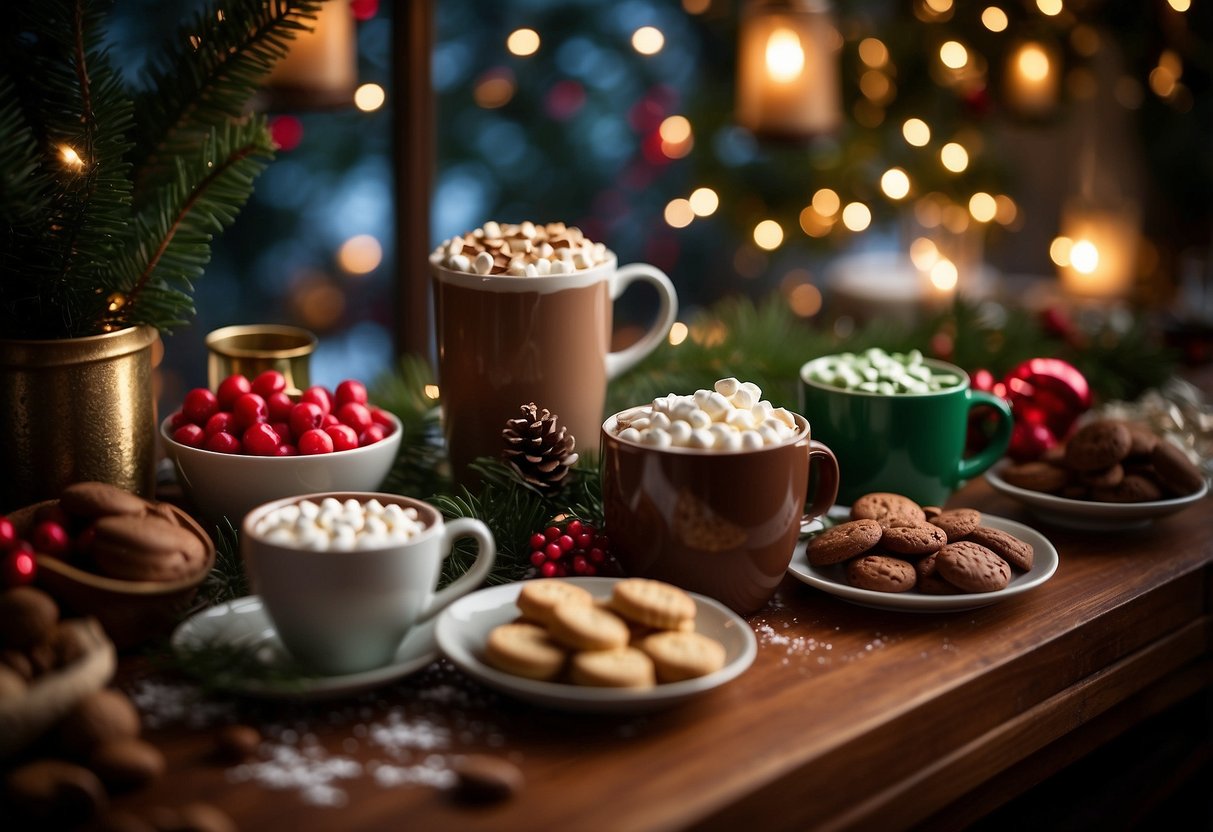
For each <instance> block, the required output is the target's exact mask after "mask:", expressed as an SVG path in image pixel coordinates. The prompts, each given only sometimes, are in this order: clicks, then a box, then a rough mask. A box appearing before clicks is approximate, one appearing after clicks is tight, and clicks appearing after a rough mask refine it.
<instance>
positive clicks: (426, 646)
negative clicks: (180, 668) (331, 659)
mask: <svg viewBox="0 0 1213 832" xmlns="http://www.w3.org/2000/svg"><path fill="white" fill-rule="evenodd" d="M435 623H436V622H435V620H434V619H433V618H431V619H430V620H429V621H424V622H422V623H420V624H418V625H416V626H415V627H413V628H412V629H411V630H410V631H409V633H408V635H407V636H405V639H404V641H402V642H400V647H399V648H398V649H397V650H396V655H395V657H394V658H393V659H392V662H391V663H390V664H387V665H384V666H383V667H377V668H375V669H374V670H366V671H363V672H361V673H348V674H345V675H341V676H304V677H294V678H291V677H289V676H286V675H284V676H283V677H282V678H274V677H272V676H271V677H270V678H266V679H259V678H248V679H235V680H232V681H231V682H229V683H225V684H224V687H225V688H226V689H227V690H231V691H234V692H236V693H244V694H249V695H252V696H260V697H266V698H275V699H278V698H283V699H322V698H329V697H336V696H349V695H352V694H356V693H361V692H363V691H366V690H370V689H372V688H376V687H379V686H381V685H384V684H387V683H388V682H391V681H394V680H396V679H399V678H400V677H402V676H406V675H408V674H409V673H412V672H413V671H415V670H420V669H421V668H423V667H425V666H426V665H428V664H429V663H430V662H432V661H434V660H435V659H437V658H438V655H439V654H438V644H437V642H436V641H435V640H434V629H435ZM171 643H172V646H173V649H174V650H176V651H178V653H180V654H188V653H189V652H191V651H192V650H196V649H200V648H205V647H207V646H208V645H216V646H224V647H236V648H240V647H247V648H248V649H249V650H250V651H256V656H257V658H258V659H259V660H261V661H262V662H263V663H264V664H265V665H266V667H267V669H268V670H270V671H273V670H275V669H281V668H284V667H285V666H286V665H287V654H286V650H285V648H284V647H283V646H282V642H280V641H279V640H278V634H277V633H275V632H274V625H273V624H272V623H271V622H270V619H269V616H268V615H267V614H266V612H265V609H264V608H263V607H262V605H261V599H260V598H258V597H257V596H255V595H251V596H248V597H246V598H237V599H236V600H235V601H229V602H228V603H226V604H218V605H217V606H214V607H211V608H209V609H206V610H203V611H202V612H200V613H197V614H196V615H193V616H191V617H190V618H188V619H186V620H185V621H183V622H182V623H181V624H180V625H178V627H177V629H176V630H174V631H173V636H172V639H171Z"/></svg>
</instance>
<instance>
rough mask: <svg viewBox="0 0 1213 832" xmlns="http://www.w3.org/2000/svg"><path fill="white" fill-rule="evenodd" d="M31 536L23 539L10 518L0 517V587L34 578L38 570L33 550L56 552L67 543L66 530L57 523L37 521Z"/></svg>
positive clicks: (27, 581) (62, 550)
mask: <svg viewBox="0 0 1213 832" xmlns="http://www.w3.org/2000/svg"><path fill="white" fill-rule="evenodd" d="M30 537H31V538H33V539H32V540H22V539H21V537H19V536H18V535H17V529H16V528H15V527H14V526H13V522H12V521H11V520H9V519H8V518H7V517H0V588H3V587H6V586H23V585H24V584H28V583H31V582H33V580H34V574H35V572H36V571H37V562H36V561H35V560H34V552H35V551H38V552H46V553H47V554H51V555H58V554H60V553H61V552H64V551H66V550H67V548H68V546H69V545H70V541H69V539H68V537H67V532H66V531H65V530H64V529H63V527H62V526H60V525H59V524H56V523H50V524H47V523H39V524H38V525H36V526H35V527H34V529H33V533H32V534H31V535H30Z"/></svg>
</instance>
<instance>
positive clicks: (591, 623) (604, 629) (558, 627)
mask: <svg viewBox="0 0 1213 832" xmlns="http://www.w3.org/2000/svg"><path fill="white" fill-rule="evenodd" d="M548 632H549V633H550V634H551V636H552V638H554V639H556V641H557V642H559V643H560V644H563V645H565V646H566V647H571V648H572V649H574V650H609V649H611V648H613V647H625V646H627V643H628V637H629V636H630V635H631V634H630V633H629V631H628V625H627V624H626V623H624V621H623V619H622V618H620V617H619V616H617V615H615V613H613V612H610V611H609V610H604V609H600V608H599V607H596V606H594V605H593V604H583V603H581V602H580V601H562V602H560V603H559V604H557V605H556V607H555V608H554V609H553V610H552V616H551V620H550V621H549V622H548Z"/></svg>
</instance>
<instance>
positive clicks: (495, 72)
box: [472, 68, 515, 110]
mask: <svg viewBox="0 0 1213 832" xmlns="http://www.w3.org/2000/svg"><path fill="white" fill-rule="evenodd" d="M514 90H515V86H514V74H513V73H512V72H510V71H509V70H508V69H505V68H498V69H490V70H489V71H488V72H486V73H485V74H484V75H482V76H481V77H480V80H478V81H477V82H476V86H474V87H473V88H472V98H473V99H475V101H476V103H477V104H478V105H480V106H481V107H483V108H485V109H486V110H494V109H497V108H498V107H504V106H505V105H506V104H508V103H510V99H512V98H513V97H514Z"/></svg>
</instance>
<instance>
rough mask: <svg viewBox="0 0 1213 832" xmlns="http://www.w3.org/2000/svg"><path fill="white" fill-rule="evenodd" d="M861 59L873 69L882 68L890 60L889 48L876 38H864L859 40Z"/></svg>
mask: <svg viewBox="0 0 1213 832" xmlns="http://www.w3.org/2000/svg"><path fill="white" fill-rule="evenodd" d="M859 60H861V61H863V62H864V64H865V65H867V66H870V67H872V68H873V69H880V68H881V67H882V66H884V65H885V64H887V63H888V62H889V48H888V47H887V46H885V45H884V43H883V42H882V41H879V40H877V39H876V38H864V39H863V40H861V41H860V42H859Z"/></svg>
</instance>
